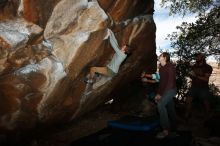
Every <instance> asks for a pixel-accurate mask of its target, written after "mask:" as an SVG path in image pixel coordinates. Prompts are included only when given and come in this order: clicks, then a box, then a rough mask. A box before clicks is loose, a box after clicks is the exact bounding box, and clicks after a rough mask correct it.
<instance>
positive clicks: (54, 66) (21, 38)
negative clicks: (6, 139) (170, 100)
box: [0, 0, 156, 130]
mask: <svg viewBox="0 0 220 146" xmlns="http://www.w3.org/2000/svg"><path fill="white" fill-rule="evenodd" d="M153 6H154V2H153V0H147V1H146V0H138V1H137V0H47V1H45V0H1V1H0V127H1V129H5V130H14V129H27V128H33V127H35V125H36V124H37V123H56V122H64V121H72V120H77V118H78V117H80V115H82V114H84V113H88V112H90V111H91V110H92V109H94V108H95V107H97V106H98V105H100V104H103V103H104V102H106V101H107V99H106V97H107V95H108V94H110V93H111V92H113V91H115V89H120V88H123V86H124V85H126V84H127V83H129V82H131V81H132V80H134V79H136V78H137V77H139V76H140V73H141V71H142V70H143V69H148V70H152V71H153V70H155V67H156V45H155V31H156V26H155V23H154V20H153V11H154V10H153ZM107 29H111V30H112V31H113V32H114V34H115V36H116V38H117V40H118V43H119V45H122V44H129V45H130V46H131V47H132V54H131V55H130V56H129V57H128V58H127V59H126V61H125V62H124V63H123V64H122V65H121V67H120V70H119V73H118V74H117V75H116V76H115V77H114V78H113V79H111V80H109V81H107V82H106V83H105V84H104V85H102V86H100V87H98V88H96V89H94V90H92V93H91V94H89V95H88V96H86V97H85V96H83V92H84V90H85V87H86V84H85V83H84V81H83V80H84V78H85V76H86V75H87V74H88V71H89V68H90V67H92V66H105V65H106V64H107V63H108V62H109V61H110V60H111V57H112V55H113V54H114V50H113V49H112V47H111V45H110V43H109V40H108V39H106V35H107Z"/></svg>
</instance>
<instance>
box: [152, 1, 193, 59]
mask: <svg viewBox="0 0 220 146" xmlns="http://www.w3.org/2000/svg"><path fill="white" fill-rule="evenodd" d="M160 1H161V0H155V5H154V9H155V12H154V21H155V23H156V26H157V32H156V44H157V54H158V55H159V54H160V52H159V50H160V49H162V50H163V51H167V50H170V49H171V47H170V41H169V40H166V39H165V38H166V37H167V35H168V34H171V33H172V32H174V31H176V26H178V25H181V23H182V22H183V21H185V22H195V20H196V18H195V15H186V16H185V17H184V18H183V17H182V16H179V15H175V16H169V10H168V9H165V8H161V7H160Z"/></svg>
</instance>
